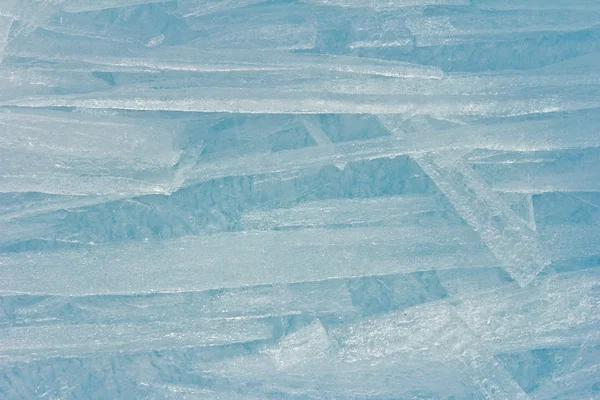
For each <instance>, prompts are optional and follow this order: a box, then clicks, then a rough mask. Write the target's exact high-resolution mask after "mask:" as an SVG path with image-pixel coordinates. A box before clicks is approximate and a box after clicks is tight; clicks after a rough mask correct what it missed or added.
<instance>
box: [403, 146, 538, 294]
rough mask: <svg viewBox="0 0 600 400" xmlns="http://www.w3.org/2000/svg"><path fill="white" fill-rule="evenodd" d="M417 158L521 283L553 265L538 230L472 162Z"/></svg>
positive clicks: (425, 157)
mask: <svg viewBox="0 0 600 400" xmlns="http://www.w3.org/2000/svg"><path fill="white" fill-rule="evenodd" d="M414 159H415V160H416V161H417V162H418V164H419V165H420V166H421V168H423V170H424V171H425V173H427V175H428V176H429V177H430V178H431V179H432V180H433V182H434V183H435V184H436V186H437V187H438V189H439V190H440V191H441V192H442V193H443V194H444V195H445V196H446V197H447V198H448V200H450V202H451V203H452V205H453V206H454V208H455V209H456V211H457V212H458V214H459V215H460V216H461V217H462V218H463V219H464V220H465V221H466V222H467V223H468V224H469V225H470V226H472V227H473V229H474V230H475V231H476V232H477V233H478V234H479V235H480V236H481V239H482V241H483V242H484V243H485V244H486V245H487V246H488V247H489V248H490V250H491V251H492V252H493V253H494V255H495V256H496V257H497V258H498V260H499V261H500V262H501V263H503V265H504V266H505V268H506V270H507V271H508V273H509V274H510V275H511V276H512V277H513V278H514V279H515V280H516V281H517V282H519V284H521V285H523V286H525V285H527V284H528V283H529V282H530V281H531V280H532V279H533V278H535V276H536V275H537V274H538V273H539V272H540V271H541V270H542V269H543V268H545V267H546V266H548V265H549V264H550V260H549V259H548V256H547V255H546V254H544V252H543V251H542V249H541V248H540V246H539V245H538V243H537V237H536V235H535V233H534V232H533V231H532V230H531V229H530V228H529V227H528V226H527V225H526V224H524V223H523V222H522V220H521V219H520V218H518V217H517V216H516V215H515V213H514V212H513V211H512V210H511V209H510V207H508V206H507V205H506V204H505V203H504V202H503V201H502V199H501V198H499V196H498V195H497V194H496V193H494V192H493V191H492V190H491V189H490V188H489V187H488V186H487V183H486V182H484V181H483V179H481V177H480V176H479V175H478V174H477V172H475V171H473V169H472V168H471V167H470V166H469V165H466V164H464V163H463V162H462V161H457V162H455V163H452V164H451V165H450V166H448V167H441V166H440V165H438V161H437V156H436V155H435V154H428V155H423V156H416V157H414Z"/></svg>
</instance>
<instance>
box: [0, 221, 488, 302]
mask: <svg viewBox="0 0 600 400" xmlns="http://www.w3.org/2000/svg"><path fill="white" fill-rule="evenodd" d="M465 235H466V236H465ZM461 237H462V238H461ZM468 237H472V235H471V232H470V231H469V229H468V228H466V229H465V228H464V227H453V226H450V227H449V228H448V229H447V230H446V232H443V231H442V230H440V229H439V228H431V229H430V228H423V227H419V226H415V227H407V228H392V227H390V228H386V229H384V230H381V229H377V228H351V229H341V230H339V229H336V230H327V229H325V230H324V229H312V230H308V231H249V232H240V233H232V234H219V235H214V236H207V237H198V238H194V237H187V238H182V239H176V240H172V241H167V242H162V241H161V242H158V243H154V242H148V243H132V244H128V245H126V246H92V247H91V248H89V249H86V250H78V251H77V250H74V251H57V252H49V253H44V252H42V253H29V254H27V256H26V257H23V256H22V255H20V254H18V253H17V254H4V255H2V256H0V262H1V263H2V264H0V268H1V269H2V271H4V273H5V276H6V278H7V279H5V280H3V282H1V283H0V292H1V293H4V294H10V293H23V294H40V295H42V294H54V295H92V294H102V293H113V294H127V293H151V292H179V291H186V290H206V289H219V288H226V287H238V286H247V285H259V284H270V283H271V284H272V283H293V282H302V281H315V280H322V279H329V278H337V277H353V276H364V275H373V274H386V273H397V272H413V271H423V270H429V269H444V268H455V267H459V266H460V267H464V268H468V267H476V266H477V267H479V266H486V265H487V266H494V265H495V264H496V263H497V261H495V260H494V258H493V257H492V256H491V254H490V253H489V252H488V251H487V249H485V248H483V247H482V246H481V244H479V243H477V241H475V242H474V241H473V240H470V241H469V240H467V241H466V242H465V241H464V240H465V239H466V238H468ZM234 243H235V246H236V248H237V249H238V250H237V251H236V252H234V253H232V252H231V251H230V249H231V247H230V246H231V245H232V244H234ZM121 247H122V248H121ZM424 249H429V250H428V251H424ZM374 261H376V263H375V264H374ZM44 271H46V272H47V271H52V272H51V274H52V276H54V277H55V279H53V280H51V281H48V280H47V279H45V274H46V272H44Z"/></svg>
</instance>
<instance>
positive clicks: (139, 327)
mask: <svg viewBox="0 0 600 400" xmlns="http://www.w3.org/2000/svg"><path fill="white" fill-rule="evenodd" d="M0 330H1V331H2V339H0V343H2V350H1V351H0V359H2V360H3V361H6V360H7V359H8V360H18V359H31V358H38V357H52V356H61V357H64V356H80V355H84V354H89V353H96V352H99V351H129V352H135V351H143V350H152V349H164V348H173V347H192V346H196V347H200V346H215V345H222V344H228V343H240V342H252V341H256V340H261V339H263V340H264V339H268V338H269V337H270V336H271V335H272V327H271V325H270V324H269V323H268V322H266V321H261V320H256V321H253V320H218V319H187V320H185V321H183V320H182V321H172V322H151V323H145V324H144V323H142V324H132V323H124V324H114V325H93V324H92V325H87V324H75V325H46V326H31V327H10V328H0Z"/></svg>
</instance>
